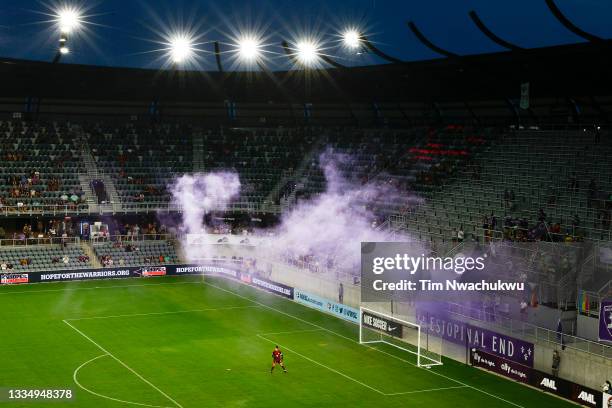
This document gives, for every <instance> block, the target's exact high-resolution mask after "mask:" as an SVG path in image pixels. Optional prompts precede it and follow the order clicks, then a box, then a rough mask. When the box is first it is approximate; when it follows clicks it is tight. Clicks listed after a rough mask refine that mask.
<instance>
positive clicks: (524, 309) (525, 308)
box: [520, 299, 529, 322]
mask: <svg viewBox="0 0 612 408" xmlns="http://www.w3.org/2000/svg"><path fill="white" fill-rule="evenodd" d="M520 308H521V320H522V321H524V322H526V321H527V317H528V313H529V312H528V308H529V305H528V304H527V302H526V301H525V300H524V299H523V300H521V304H520Z"/></svg>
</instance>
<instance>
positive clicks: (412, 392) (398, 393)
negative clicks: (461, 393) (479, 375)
mask: <svg viewBox="0 0 612 408" xmlns="http://www.w3.org/2000/svg"><path fill="white" fill-rule="evenodd" d="M459 388H469V387H468V386H467V385H458V386H456V387H442V388H430V389H427V390H416V391H406V392H392V393H390V394H385V395H386V396H388V397H391V396H394V395H407V394H419V393H422V392H432V391H446V390H456V389H459Z"/></svg>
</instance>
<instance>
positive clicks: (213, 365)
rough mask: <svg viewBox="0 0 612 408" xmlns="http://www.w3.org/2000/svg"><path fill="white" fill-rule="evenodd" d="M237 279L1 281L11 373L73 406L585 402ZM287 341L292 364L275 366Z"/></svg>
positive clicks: (4, 366) (6, 372)
mask: <svg viewBox="0 0 612 408" xmlns="http://www.w3.org/2000/svg"><path fill="white" fill-rule="evenodd" d="M357 338H358V327H357V326H356V325H354V324H351V323H348V322H344V321H342V320H340V319H337V318H335V317H333V316H329V315H326V314H323V313H320V312H318V311H315V310H312V309H309V308H306V307H303V306H301V305H299V304H297V303H294V302H291V301H289V300H285V299H282V298H280V297H276V296H274V295H269V294H266V293H264V292H261V291H259V290H256V289H254V288H251V287H247V286H244V285H241V284H239V283H235V282H230V281H227V280H224V279H217V278H208V277H207V278H202V277H174V278H171V277H167V278H155V279H149V280H144V279H128V280H112V281H96V282H92V281H89V282H70V283H52V284H41V285H31V286H12V287H2V288H0V348H1V350H2V354H1V357H0V387H3V388H7V387H9V388H18V389H23V388H36V389H41V388H59V389H66V388H70V389H73V390H74V393H75V399H74V400H73V401H70V402H66V401H64V402H56V403H51V402H44V403H42V402H29V401H28V402H16V401H0V408H5V407H6V408H9V407H26V408H27V407H33V406H50V407H53V406H66V407H75V408H76V407H96V408H98V407H100V408H103V407H130V406H131V407H138V406H141V407H142V406H145V407H146V406H148V407H171V408H180V407H182V408H200V407H263V408H271V407H284V408H286V407H368V408H369V407H380V408H384V407H393V408H397V407H427V408H435V407H455V408H456V407H465V408H468V407H469V408H476V407H483V408H485V407H486V408H490V407H502V408H506V407H507V408H512V407H525V408H527V407H537V408H563V407H570V406H574V405H573V404H570V403H566V402H564V401H562V400H559V399H557V398H554V397H551V396H549V395H546V394H543V393H541V392H539V391H536V390H533V389H530V388H528V387H524V386H522V385H520V384H516V383H513V382H511V381H508V380H505V379H502V378H499V377H496V376H494V375H490V374H488V373H485V372H482V371H479V370H476V369H474V368H471V367H468V366H466V365H463V364H459V363H456V362H453V361H449V360H444V365H443V366H440V367H435V368H432V369H430V370H427V369H422V368H417V367H416V366H415V365H414V363H415V356H413V355H412V354H410V353H406V352H403V351H401V350H398V349H395V348H392V347H389V346H387V345H384V344H381V345H377V346H374V347H366V346H364V345H360V344H358V342H357ZM275 344H279V345H280V346H281V348H282V349H283V351H284V354H285V363H286V365H287V368H288V370H289V373H288V374H283V372H282V371H281V370H280V369H276V370H275V371H274V373H273V374H270V364H271V353H272V349H273V347H274V345H275Z"/></svg>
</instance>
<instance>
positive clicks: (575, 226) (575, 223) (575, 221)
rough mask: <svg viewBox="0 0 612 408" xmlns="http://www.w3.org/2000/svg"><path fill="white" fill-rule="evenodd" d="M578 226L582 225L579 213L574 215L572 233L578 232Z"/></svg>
mask: <svg viewBox="0 0 612 408" xmlns="http://www.w3.org/2000/svg"><path fill="white" fill-rule="evenodd" d="M578 227H580V217H579V216H578V214H574V217H573V218H572V235H576V234H577V232H578Z"/></svg>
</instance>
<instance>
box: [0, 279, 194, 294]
mask: <svg viewBox="0 0 612 408" xmlns="http://www.w3.org/2000/svg"><path fill="white" fill-rule="evenodd" d="M74 282H84V281H74ZM87 282H92V281H87ZM45 283H60V282H45ZM62 283H66V282H62ZM200 283H202V282H199V281H198V282H162V283H143V284H140V285H111V286H94V287H91V288H63V289H43V290H22V291H18V292H11V291H7V292H0V295H17V294H23V293H47V292H74V291H77V290H96V289H117V288H140V287H143V286H164V285H193V284H200Z"/></svg>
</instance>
